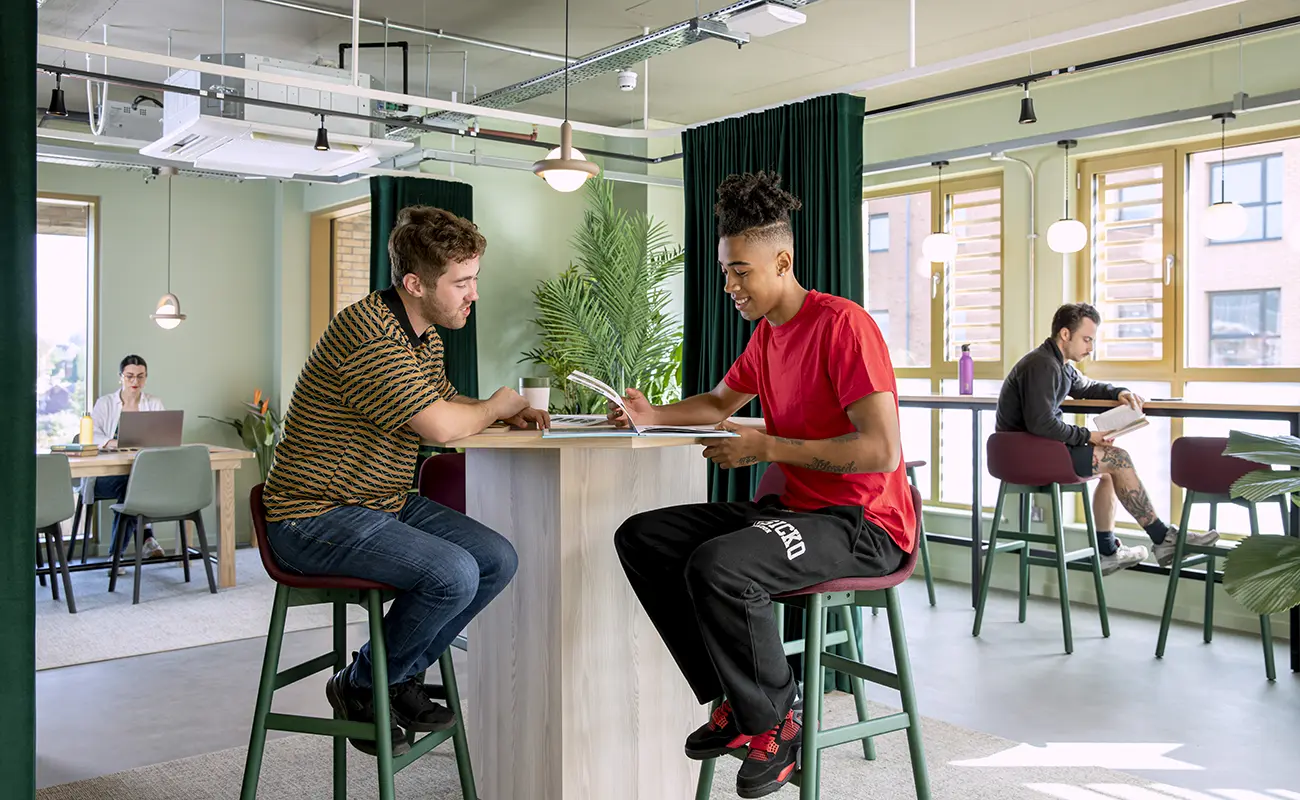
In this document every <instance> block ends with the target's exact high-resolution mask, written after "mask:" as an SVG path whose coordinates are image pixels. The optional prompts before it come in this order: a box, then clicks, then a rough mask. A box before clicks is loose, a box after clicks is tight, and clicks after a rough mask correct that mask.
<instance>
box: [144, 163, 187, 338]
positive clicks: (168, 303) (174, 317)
mask: <svg viewBox="0 0 1300 800" xmlns="http://www.w3.org/2000/svg"><path fill="white" fill-rule="evenodd" d="M162 169H165V170H169V172H168V173H167V294H165V295H163V296H162V297H161V298H159V300H158V308H157V309H155V310H154V312H153V313H152V314H150V315H149V317H150V319H152V320H153V321H154V322H156V323H158V327H159V328H162V329H163V330H168V331H169V330H171V329H172V328H175V327H176V326H177V325H180V324H181V321H182V320H184V319H185V315H184V314H182V313H181V301H180V300H178V299H177V298H176V295H174V294H172V178H173V176H174V175H175V174H176V169H175V168H174V167H163V168H162Z"/></svg>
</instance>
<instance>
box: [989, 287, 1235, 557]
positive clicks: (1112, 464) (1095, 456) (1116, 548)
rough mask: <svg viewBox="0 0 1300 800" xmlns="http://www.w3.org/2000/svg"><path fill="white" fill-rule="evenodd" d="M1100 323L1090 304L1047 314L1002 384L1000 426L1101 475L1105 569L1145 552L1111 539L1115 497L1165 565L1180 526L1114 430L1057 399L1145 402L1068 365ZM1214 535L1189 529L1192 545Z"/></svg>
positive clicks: (1083, 472)
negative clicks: (1091, 422)
mask: <svg viewBox="0 0 1300 800" xmlns="http://www.w3.org/2000/svg"><path fill="white" fill-rule="evenodd" d="M1100 323H1101V315H1100V314H1098V313H1097V309H1095V308H1093V307H1092V306H1090V305H1088V304H1087V303H1069V304H1067V305H1063V306H1061V307H1060V308H1058V309H1057V310H1056V314H1055V315H1054V316H1053V317H1052V338H1050V339H1048V340H1047V341H1045V342H1043V343H1042V344H1041V345H1039V346H1038V348H1037V349H1035V350H1033V351H1031V352H1030V353H1029V354H1028V355H1026V356H1025V357H1024V358H1022V359H1020V361H1019V362H1018V363H1017V364H1016V365H1015V366H1014V367H1012V368H1011V372H1009V373H1008V374H1007V378H1006V380H1005V381H1003V383H1002V392H1001V394H999V395H998V416H997V429H998V430H999V431H1025V432H1028V433H1032V434H1033V435H1035V436H1041V437H1043V438H1045V439H1055V440H1057V441H1059V442H1064V443H1065V446H1066V447H1067V448H1069V451H1070V458H1071V460H1072V461H1073V463H1074V471H1075V474H1077V475H1079V476H1080V477H1085V478H1086V477H1089V476H1092V475H1097V476H1098V481H1097V488H1096V491H1095V493H1094V494H1093V500H1092V505H1093V512H1094V514H1095V515H1096V523H1097V546H1098V548H1099V549H1100V550H1101V564H1102V572H1103V573H1104V574H1107V575H1109V574H1111V573H1113V572H1116V571H1118V570H1121V569H1126V568H1128V567H1131V566H1133V565H1134V564H1137V563H1139V562H1141V561H1143V560H1144V559H1145V558H1146V557H1147V548H1146V547H1143V546H1141V545H1138V546H1135V547H1128V546H1125V545H1124V544H1123V543H1122V542H1120V541H1119V539H1117V538H1116V537H1115V532H1114V531H1115V501H1116V500H1117V499H1118V501H1119V504H1120V505H1122V506H1124V510H1125V511H1127V512H1128V513H1129V514H1131V515H1132V516H1133V519H1135V520H1137V523H1138V524H1139V525H1141V526H1142V527H1143V528H1144V529H1145V530H1146V532H1147V535H1148V536H1150V537H1151V542H1152V544H1153V545H1154V547H1153V549H1154V551H1155V556H1156V560H1157V561H1158V562H1159V563H1160V566H1162V567H1163V566H1168V565H1169V564H1170V563H1171V562H1172V561H1173V558H1174V545H1175V544H1176V542H1177V539H1178V529H1177V528H1175V527H1174V526H1172V525H1166V524H1165V523H1164V522H1163V521H1162V520H1161V519H1160V517H1159V516H1158V515H1157V514H1156V512H1155V509H1154V508H1153V507H1152V506H1151V498H1150V497H1149V496H1148V495H1147V490H1146V488H1145V487H1144V486H1143V485H1142V481H1141V479H1140V478H1138V475H1137V471H1136V470H1134V468H1133V459H1131V458H1130V457H1129V454H1128V453H1127V452H1126V451H1125V450H1123V449H1122V448H1119V447H1116V446H1115V444H1114V435H1115V431H1109V430H1102V431H1090V430H1088V429H1087V428H1084V427H1081V426H1079V425H1070V424H1069V423H1067V422H1065V421H1064V420H1062V419H1061V403H1062V402H1063V401H1064V400H1065V398H1066V397H1073V398H1075V399H1078V400H1118V401H1119V402H1121V403H1124V404H1125V405H1127V406H1129V407H1130V408H1132V409H1134V410H1135V411H1141V409H1142V403H1143V400H1142V398H1141V397H1139V396H1138V395H1136V394H1134V393H1133V392H1130V391H1129V390H1128V389H1124V388H1121V387H1118V386H1111V385H1110V384H1109V383H1101V382H1099V381H1093V380H1089V379H1088V378H1085V377H1084V376H1083V375H1082V374H1080V372H1079V371H1078V370H1077V369H1075V368H1074V365H1073V364H1071V363H1070V362H1072V361H1082V360H1083V359H1085V358H1087V357H1088V356H1089V355H1090V354H1091V353H1092V350H1093V346H1094V344H1095V343H1096V339H1097V326H1098V325H1099V324H1100ZM1218 538H1219V535H1218V534H1217V533H1215V532H1214V531H1210V532H1208V533H1194V532H1192V531H1188V532H1187V542H1188V543H1189V544H1197V545H1208V544H1213V543H1214V542H1215V541H1216V540H1217V539H1218Z"/></svg>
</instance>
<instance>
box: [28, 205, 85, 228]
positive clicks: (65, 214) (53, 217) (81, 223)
mask: <svg viewBox="0 0 1300 800" xmlns="http://www.w3.org/2000/svg"><path fill="white" fill-rule="evenodd" d="M89 209H90V207H89V206H85V205H69V204H65V203H41V202H37V204H36V232H37V233H43V234H53V235H58V236H85V235H86V232H87V228H88V227H89V225H88V217H89V215H88V211H89Z"/></svg>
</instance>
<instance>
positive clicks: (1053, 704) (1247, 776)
mask: <svg viewBox="0 0 1300 800" xmlns="http://www.w3.org/2000/svg"><path fill="white" fill-rule="evenodd" d="M937 588H938V590H939V595H938V601H939V603H938V606H937V607H935V608H931V607H929V605H928V604H927V601H926V597H925V589H924V585H923V584H921V583H920V582H919V581H911V582H909V583H908V585H907V586H906V587H905V597H904V608H905V619H906V625H907V634H908V640H909V643H910V651H911V655H912V662H913V667H914V669H915V671H916V674H917V680H918V684H919V689H918V696H919V701H920V705H921V710H922V713H923V714H924V715H926V716H930V717H935V718H938V719H942V720H945V721H948V722H951V723H954V724H956V725H961V726H964V727H967V728H972V729H975V730H979V731H985V732H988V733H992V734H996V735H999V736H1003V737H1005V738H1007V739H1011V740H1013V741H1016V742H1026V743H1030V744H1035V745H1042V744H1044V743H1047V742H1076V743H1077V742H1115V743H1166V744H1177V745H1180V746H1179V747H1178V748H1177V749H1175V750H1172V751H1171V752H1169V756H1170V757H1173V758H1177V759H1179V760H1180V761H1185V762H1189V763H1191V764H1194V765H1196V766H1198V767H1201V768H1202V769H1199V770H1190V771H1150V772H1139V771H1137V770H1127V771H1130V772H1133V773H1134V774H1138V775H1141V776H1142V777H1146V778H1149V779H1150V780H1151V781H1152V782H1153V783H1167V784H1172V785H1174V786H1180V787H1185V788H1188V789H1199V790H1208V789H1233V790H1236V791H1238V792H1240V791H1248V790H1256V791H1264V790H1268V789H1287V790H1291V791H1294V792H1300V759H1297V758H1296V755H1295V754H1296V749H1297V742H1300V675H1297V674H1295V673H1292V672H1290V671H1289V668H1288V667H1289V664H1288V662H1287V660H1286V655H1285V652H1284V648H1283V646H1282V644H1281V643H1280V642H1279V644H1278V648H1277V664H1278V671H1279V676H1278V681H1277V682H1276V683H1275V684H1270V683H1268V682H1267V681H1266V680H1265V678H1264V668H1263V657H1262V654H1261V649H1260V645H1259V641H1258V639H1257V638H1252V637H1249V636H1244V635H1239V634H1232V633H1227V632H1221V633H1218V634H1216V637H1215V641H1214V643H1213V644H1211V645H1205V644H1203V643H1202V642H1201V636H1200V629H1199V628H1198V627H1193V626H1187V625H1179V626H1176V627H1175V629H1174V630H1173V632H1172V633H1171V637H1170V645H1169V649H1168V651H1167V653H1166V656H1165V658H1164V659H1163V660H1162V661H1157V660H1156V659H1155V658H1154V657H1153V651H1154V648H1155V638H1156V633H1157V629H1158V620H1157V619H1155V618H1154V617H1145V616H1138V615H1132V614H1120V613H1112V614H1111V629H1112V631H1111V637H1110V639H1108V640H1107V639H1102V637H1101V634H1100V626H1099V625H1098V622H1097V617H1096V612H1095V609H1093V608H1091V607H1088V606H1083V605H1076V606H1075V607H1074V631H1075V650H1074V654H1073V655H1071V656H1066V655H1064V653H1063V652H1062V647H1061V635H1060V625H1061V623H1060V614H1059V610H1058V606H1057V605H1056V603H1055V601H1052V600H1043V599H1037V598H1036V599H1033V600H1032V601H1031V607H1030V610H1029V620H1028V622H1027V623H1026V624H1024V625H1019V624H1017V623H1016V621H1015V619H1016V609H1015V598H1014V596H1013V595H1010V594H1002V593H998V592H995V593H993V594H992V595H991V596H990V599H989V609H988V611H987V613H986V616H985V625H984V631H983V633H982V636H981V638H979V639H975V638H972V637H971V635H970V626H971V622H972V619H973V612H972V610H971V609H970V607H969V606H970V602H969V601H970V590H969V588H968V587H965V586H959V585H956V584H940V585H939V586H938V587H937ZM362 634H363V631H362V630H361V629H360V628H359V627H358V626H354V628H353V629H352V630H351V631H350V639H351V640H352V643H353V645H354V646H355V645H356V644H359V643H360V641H361V640H362ZM865 636H866V640H867V654H868V659H869V660H872V656H873V655H880V656H883V660H884V661H885V662H888V660H889V657H888V653H889V652H890V650H889V638H888V626H887V625H886V624H885V618H884V615H883V614H882V615H881V616H880V617H877V618H874V619H873V618H872V617H870V616H867V618H866V630H865ZM264 644H265V643H264V640H262V639H253V640H247V641H239V642H228V643H223V644H215V645H209V646H205V647H197V648H192V649H188V650H179V651H173V652H168V653H159V654H155V655H148V656H140V657H137V658H128V659H121V660H117V661H108V662H102V663H97V664H85V665H79V666H73V667H66V668H63V669H56V670H47V671H43V672H39V673H37V675H36V702H37V760H38V764H37V784H38V786H41V787H43V786H50V785H54V784H59V783H66V782H69V781H75V780H81V779H84V778H89V777H94V776H98V775H104V774H109V773H112V772H117V771H120V770H124V769H130V768H132V767H138V766H143V765H147V764H155V763H160V762H164V761H170V760H172V759H177V758H183V757H186V756H192V755H199V754H203V753H209V752H214V751H216V750H221V749H225V748H228V747H235V746H239V745H243V744H246V743H247V741H248V730H249V724H250V722H251V719H252V713H253V703H254V699H255V697H256V692H257V680H258V675H259V672H260V669H261V660H262V652H263V647H264ZM329 647H330V635H329V632H328V631H326V630H316V631H303V632H299V633H292V634H289V635H288V636H287V637H286V642H285V651H284V657H283V661H282V663H284V664H290V663H297V662H298V661H301V660H304V659H306V658H308V657H311V656H314V655H319V654H320V653H323V652H325V651H326V650H328V648H329ZM457 653H459V651H457ZM458 666H459V667H460V668H461V669H462V670H463V667H464V662H463V654H461V658H460V659H458ZM872 697H873V699H876V700H879V701H880V702H885V703H892V702H896V697H897V696H896V695H893V694H891V693H889V692H887V691H886V690H883V689H879V688H876V689H873V690H872ZM275 708H276V710H278V711H285V712H289V713H319V714H328V713H329V709H328V705H327V704H326V702H325V698H324V694H323V675H322V676H321V677H317V678H311V679H308V680H307V681H304V682H303V683H301V684H298V685H296V686H293V687H290V688H287V689H285V690H282V691H281V692H279V693H277V695H276V703H275ZM685 733H686V732H685V731H684V732H683V735H684V734H685ZM1102 766H1108V765H1105V764H1102Z"/></svg>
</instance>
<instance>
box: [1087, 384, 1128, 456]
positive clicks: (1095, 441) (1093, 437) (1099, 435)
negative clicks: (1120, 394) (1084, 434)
mask: <svg viewBox="0 0 1300 800" xmlns="http://www.w3.org/2000/svg"><path fill="white" fill-rule="evenodd" d="M1126 394H1127V393H1126ZM1110 433H1111V432H1110V431H1092V432H1091V433H1089V434H1088V444H1091V445H1094V446H1108V445H1111V444H1114V443H1115V439H1114V438H1112V437H1111V435H1110Z"/></svg>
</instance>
